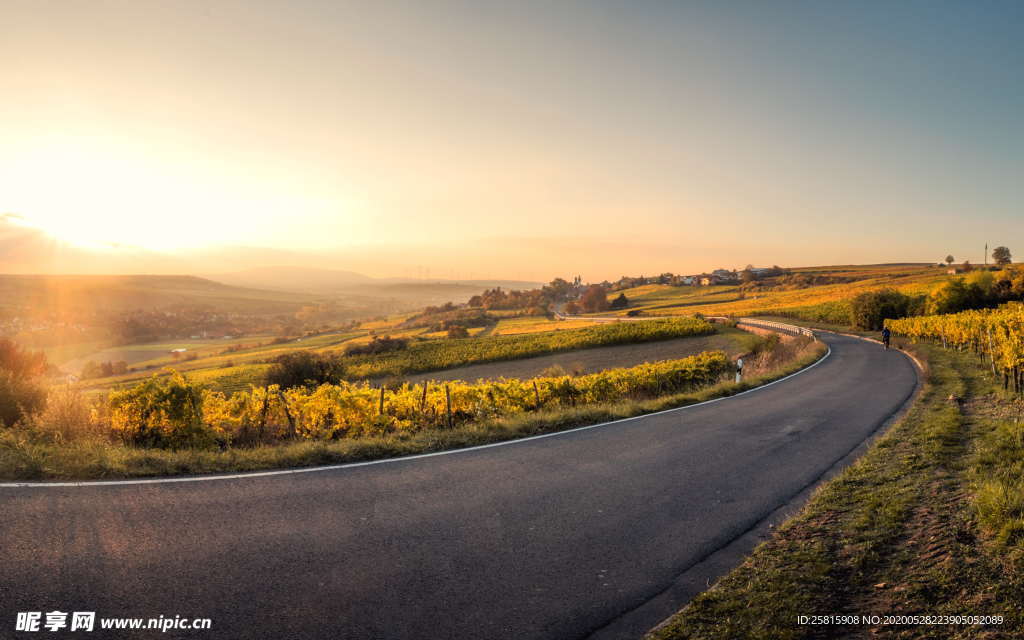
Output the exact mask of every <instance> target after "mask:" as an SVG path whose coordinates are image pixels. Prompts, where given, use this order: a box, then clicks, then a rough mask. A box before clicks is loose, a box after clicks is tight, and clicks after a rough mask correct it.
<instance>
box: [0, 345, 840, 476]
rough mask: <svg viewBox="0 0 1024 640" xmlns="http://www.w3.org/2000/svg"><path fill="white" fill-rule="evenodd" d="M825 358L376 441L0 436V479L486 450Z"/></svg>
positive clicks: (688, 399) (771, 376) (730, 391)
mask: <svg viewBox="0 0 1024 640" xmlns="http://www.w3.org/2000/svg"><path fill="white" fill-rule="evenodd" d="M824 351H825V347H824V345H823V344H821V343H814V344H813V345H811V346H810V347H808V349H807V350H806V351H805V352H804V353H802V354H800V355H799V356H798V357H797V358H796V359H793V360H790V361H789V362H784V363H780V364H777V365H776V366H774V367H773V368H772V369H771V370H769V371H766V372H765V373H763V374H761V375H757V376H752V377H751V378H749V379H748V380H744V381H743V382H741V383H739V384H736V383H732V382H723V383H719V384H716V385H713V386H710V387H706V388H704V389H701V390H698V391H693V392H687V393H680V394H674V395H666V396H661V397H658V398H653V399H644V400H626V401H622V402H616V403H613V404H598V405H589V406H582V407H576V408H560V409H557V410H548V411H538V412H533V413H528V414H519V415H516V416H511V417H506V418H499V419H495V420H490V421H485V422H477V423H472V424H469V425H466V426H462V427H457V428H454V429H451V430H447V429H445V430H425V431H419V432H412V433H409V432H399V433H396V434H393V435H389V436H385V437H376V438H369V437H368V438H357V439H351V440H338V441H302V442H292V443H286V444H280V445H270V446H260V447H253V448H230V449H227V450H225V451H216V450H213V451H211V450H196V449H182V450H177V451H172V450H157V449H144V448H136V447H129V446H125V445H121V444H112V443H110V442H107V441H104V440H101V439H84V440H79V441H74V442H67V443H50V442H39V441H38V440H34V439H33V438H32V437H30V435H29V434H25V433H19V432H17V431H16V430H7V431H3V432H0V478H3V479H8V480H38V479H102V478H129V477H141V476H164V475H177V474H189V473H211V472H234V471H256V470H261V469H274V468H288V467H307V466H314V465H322V464H337V463H345V462H359V461H364V460H375V459H381V458H391V457H397V456H404V455H412V454H417V453H428V452H434V451H442V450H448V449H457V448H462V447H469V446H474V445H480V444H488V443H493V442H500V441H505V440H512V439H515V438H522V437H526V436H532V435H539V434H543V433H551V432H556V431H563V430H566V429H570V428H573V427H578V426H583V425H587V424H594V423H597V422H604V421H609V420H615V419H620V418H628V417H632V416H638V415H642V414H645V413H652V412H655V411H662V410H665V409H671V408H675V407H681V406H685V405H689V404H694V403H697V402H703V401H705V400H710V399H713V398H720V397H725V396H730V395H735V394H737V393H740V392H742V391H746V390H748V389H752V388H755V387H758V386H761V385H763V384H766V383H768V382H771V381H773V380H777V379H779V378H782V377H784V376H787V375H789V374H791V373H795V372H796V371H798V370H800V369H803V368H804V367H807V366H809V365H811V364H813V363H814V362H816V361H817V360H819V359H820V358H821V357H822V355H823V353H824Z"/></svg>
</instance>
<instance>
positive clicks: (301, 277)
mask: <svg viewBox="0 0 1024 640" xmlns="http://www.w3.org/2000/svg"><path fill="white" fill-rule="evenodd" d="M206 277H208V278H210V279H211V280H215V281H217V282H222V283H224V284H229V285H234V286H238V287H254V288H258V289H276V290H282V291H301V292H307V293H319V294H322V293H336V292H338V291H344V290H348V289H350V288H351V287H352V286H353V285H363V284H370V283H372V282H375V280H374V279H373V278H371V277H370V276H366V275H363V274H361V273H356V272H354V271H340V270H336V269H312V268H308V267H290V266H274V267H256V268H252V269H244V270H242V271H234V272H232V273H218V274H207V275H206Z"/></svg>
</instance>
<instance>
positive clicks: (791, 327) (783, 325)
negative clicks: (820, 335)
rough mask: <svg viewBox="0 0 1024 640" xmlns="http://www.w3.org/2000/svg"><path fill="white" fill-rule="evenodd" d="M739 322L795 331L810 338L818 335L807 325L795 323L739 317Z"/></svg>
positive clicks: (790, 331)
mask: <svg viewBox="0 0 1024 640" xmlns="http://www.w3.org/2000/svg"><path fill="white" fill-rule="evenodd" d="M736 322H737V324H746V325H750V326H752V327H762V328H764V329H776V330H778V331H786V332H789V333H794V334H796V335H798V336H807V337H808V338H814V339H815V340H817V337H816V336H815V335H814V332H813V331H811V330H810V329H808V328H807V327H799V326H797V325H795V324H786V323H785V322H775V321H774V320H758V319H757V318H739V319H737V320H736Z"/></svg>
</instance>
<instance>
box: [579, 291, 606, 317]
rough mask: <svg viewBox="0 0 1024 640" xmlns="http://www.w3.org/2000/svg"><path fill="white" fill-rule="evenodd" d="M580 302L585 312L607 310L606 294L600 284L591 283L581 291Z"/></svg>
mask: <svg viewBox="0 0 1024 640" xmlns="http://www.w3.org/2000/svg"><path fill="white" fill-rule="evenodd" d="M580 304H581V305H583V309H584V310H585V311H586V312H587V313H596V312H598V311H607V310H608V294H607V293H605V290H604V287H602V286H601V285H599V284H592V285H590V286H589V287H587V290H586V291H584V292H583V297H582V298H580Z"/></svg>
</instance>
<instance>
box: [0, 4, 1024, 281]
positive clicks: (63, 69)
mask: <svg viewBox="0 0 1024 640" xmlns="http://www.w3.org/2000/svg"><path fill="white" fill-rule="evenodd" d="M382 5H386V6H382ZM0 22H2V23H3V24H4V25H5V38H4V39H3V40H2V41H0V90H2V91H3V93H4V95H5V96H6V98H5V99H4V100H3V101H2V102H0V152H2V153H0V187H2V188H0V199H3V198H5V196H6V199H4V200H0V212H12V213H15V214H18V215H20V216H22V217H23V218H22V219H23V220H25V221H27V223H28V224H33V225H35V226H36V227H38V228H40V229H42V230H43V231H46V232H48V233H51V234H55V235H58V236H59V237H61V238H62V239H63V240H65V241H70V242H74V243H78V244H82V245H90V246H93V245H103V244H104V243H109V242H117V243H122V244H124V243H127V244H134V245H139V246H142V247H148V248H152V249H157V250H165V251H175V250H179V249H181V248H183V247H193V248H194V247H196V246H199V247H202V248H204V249H205V250H208V251H214V250H215V248H216V247H218V246H222V245H246V246H268V247H274V248H278V249H287V250H301V251H305V250H316V251H319V252H320V254H318V255H321V256H324V255H329V256H330V259H327V258H321V260H323V261H324V266H338V267H351V268H359V269H362V270H365V271H369V272H372V273H377V274H380V275H405V274H409V273H410V270H411V269H416V268H417V265H423V264H431V265H433V268H434V271H433V273H434V274H435V275H452V274H453V273H458V274H460V275H462V276H463V277H465V276H466V275H468V274H473V275H476V276H479V277H483V276H495V277H499V276H509V277H534V278H539V277H546V276H549V275H551V274H553V273H564V274H569V273H577V272H578V273H583V274H584V275H585V276H587V277H589V278H604V277H609V278H611V277H616V276H618V275H621V273H626V272H629V273H637V272H646V273H650V272H655V271H659V270H673V271H687V270H698V269H705V268H710V267H714V266H718V265H724V266H742V265H743V264H746V263H747V262H753V263H756V264H766V263H779V264H784V265H803V264H821V263H837V262H844V263H846V262H875V261H898V260H921V261H923V260H938V259H940V258H942V257H944V256H945V255H946V254H947V253H950V252H951V253H953V254H954V256H956V257H957V259H963V258H969V259H971V260H973V261H979V260H981V258H982V256H981V252H982V247H983V244H984V242H985V241H988V242H989V243H990V244H993V245H994V244H1007V245H1009V246H1010V247H1011V248H1017V250H1018V252H1019V253H1022V255H1024V243H1020V241H1021V240H1024V215H1022V206H1021V205H1022V199H1021V191H1022V189H1021V184H1022V182H1024V180H1022V178H1024V123H1022V122H1021V118H1022V114H1024V71H1022V70H1024V3H1022V2H985V1H977V2H967V1H964V2H934V1H932V2H923V1H921V2H917V1H903V0H901V1H898V2H870V1H868V2H821V1H818V2H738V1H732V2H669V1H663V2H636V1H634V2H614V3H613V2H597V1H587V2H555V3H553V2H500V3H499V2H460V3H454V2H422V1H418V2H389V3H374V2H366V3H347V2H326V1H324V2H311V1H306V2H289V3H278V2H267V3H259V2H244V3H243V2H229V1H222V2H215V3H210V4H206V3H198V2H196V3H186V2H180V3H166V2H153V3H150V2H146V1H141V0H140V1H138V2H135V1H133V2H106V3H102V4H100V3H70V4H68V3H39V2H10V1H8V2H3V3H0ZM54 185H61V188H60V189H54ZM167 217H173V219H174V220H176V221H177V222H178V224H176V225H174V226H173V228H172V229H164V230H162V231H161V232H159V233H157V232H155V231H154V227H153V226H152V220H153V219H157V218H167ZM198 228H201V229H202V230H203V232H202V233H195V231H196V229H198ZM324 252H327V253H326V254H325V253H324ZM328 263H329V264H328Z"/></svg>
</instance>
